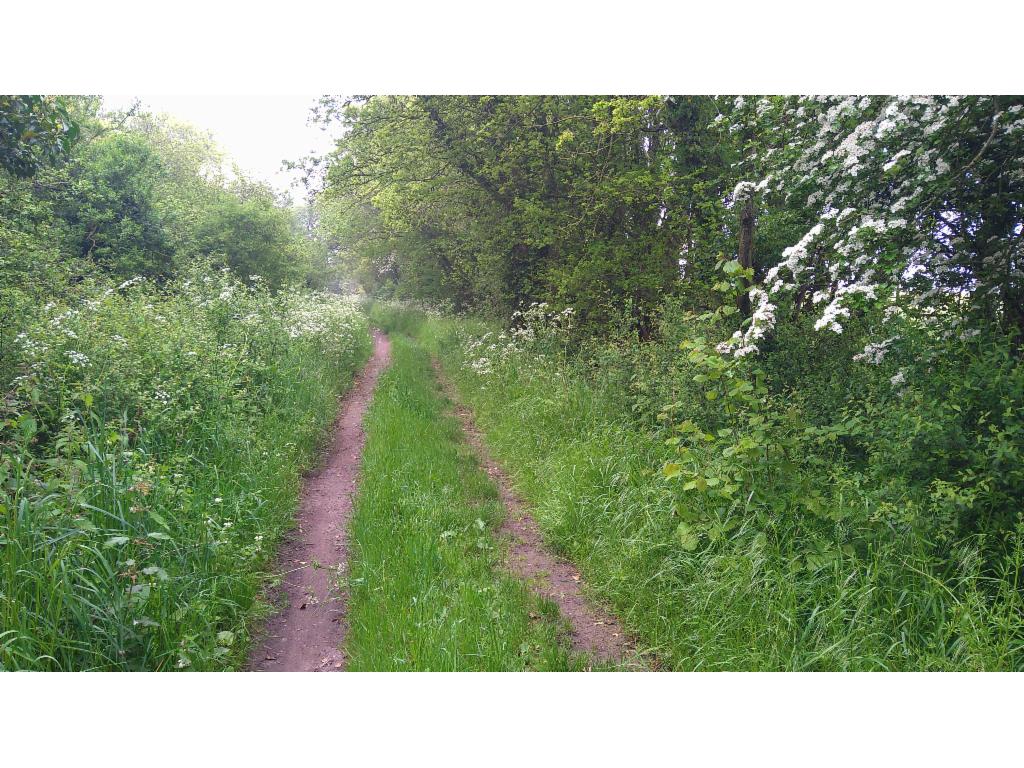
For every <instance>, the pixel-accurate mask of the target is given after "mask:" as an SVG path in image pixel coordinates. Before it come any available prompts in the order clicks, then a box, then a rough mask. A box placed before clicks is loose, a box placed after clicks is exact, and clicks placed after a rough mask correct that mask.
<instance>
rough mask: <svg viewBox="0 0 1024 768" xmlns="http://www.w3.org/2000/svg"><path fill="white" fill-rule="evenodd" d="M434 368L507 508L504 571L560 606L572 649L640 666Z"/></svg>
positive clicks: (613, 622)
mask: <svg viewBox="0 0 1024 768" xmlns="http://www.w3.org/2000/svg"><path fill="white" fill-rule="evenodd" d="M434 370H435V371H436V372H437V377H438V380H439V381H440V382H441V387H442V389H443V390H444V392H445V394H446V395H447V397H448V399H449V400H451V401H452V403H453V404H454V405H455V414H456V416H458V418H459V421H460V422H462V428H463V431H464V432H465V433H466V439H467V441H468V442H469V444H470V445H471V446H472V447H473V449H474V451H475V452H476V454H477V458H478V460H479V461H480V464H481V466H482V467H483V468H484V469H485V470H486V472H487V474H488V475H489V476H490V477H491V479H492V480H493V481H494V483H495V484H496V485H497V486H498V492H499V494H500V495H501V501H502V503H503V504H504V505H505V508H506V509H507V510H508V514H507V515H506V516H505V521H504V522H503V523H502V525H501V528H500V529H499V533H500V534H501V535H504V536H508V538H509V539H510V546H509V559H508V569H509V570H510V571H511V572H512V573H514V574H515V575H516V576H518V577H519V578H521V579H523V580H524V581H526V583H527V586H528V587H529V588H530V590H531V591H532V592H533V593H534V594H536V595H539V596H540V597H543V598H547V599H548V600H551V601H552V602H554V603H555V604H556V605H557V606H558V610H559V611H560V612H561V614H562V616H563V617H565V619H566V620H568V622H569V625H570V626H571V628H572V638H571V639H572V647H573V649H574V650H576V651H580V652H583V653H587V654H589V655H590V656H591V657H592V658H594V659H596V660H598V661H601V662H611V663H624V662H630V663H632V664H634V665H636V666H637V667H641V666H642V665H641V664H640V662H639V661H638V658H637V655H636V653H635V648H634V645H633V643H632V642H631V640H630V638H629V637H628V636H627V635H626V633H625V631H624V630H623V628H622V626H621V624H619V621H618V620H617V619H616V618H615V617H614V616H612V615H611V614H609V613H608V612H606V611H604V610H603V609H602V608H601V607H600V606H597V605H595V604H594V603H593V602H592V601H591V600H588V599H587V598H586V596H585V595H584V594H583V587H584V583H583V580H582V578H581V577H580V572H579V571H578V570H577V568H576V566H574V565H573V564H572V563H570V562H568V561H567V560H563V559H562V558H560V557H557V556H556V555H554V554H552V553H551V552H550V551H549V550H548V549H547V547H545V545H544V541H543V538H542V537H541V533H540V529H539V528H538V526H537V521H536V520H534V519H533V517H531V516H530V513H529V512H528V511H527V509H526V505H525V504H524V502H523V501H522V499H520V498H519V496H517V495H516V492H515V491H514V490H513V488H512V483H511V481H510V480H509V478H508V476H507V475H506V474H505V472H504V471H503V470H502V469H501V467H500V466H499V465H498V464H497V463H496V462H495V461H494V460H493V459H492V458H491V457H490V455H489V454H488V452H487V449H486V447H485V446H484V442H483V436H482V435H481V433H480V431H479V430H478V429H477V428H476V424H475V423H474V421H473V414H472V412H471V411H470V410H469V409H468V408H466V407H465V406H463V405H462V404H461V403H460V402H459V398H458V393H457V391H456V390H455V387H454V385H453V384H452V383H451V381H450V380H449V379H448V378H447V377H446V376H445V375H444V371H442V370H441V366H440V364H439V362H438V361H437V360H434Z"/></svg>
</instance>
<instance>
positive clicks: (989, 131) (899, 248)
mask: <svg viewBox="0 0 1024 768" xmlns="http://www.w3.org/2000/svg"><path fill="white" fill-rule="evenodd" d="M723 117H725V116H724V115H723ZM728 118H729V121H730V122H731V123H732V124H731V126H730V131H731V132H732V133H734V134H739V135H742V136H749V141H748V142H747V151H746V153H745V157H744V160H743V161H742V163H741V167H742V168H743V169H744V172H746V173H748V174H750V175H751V176H754V177H756V178H758V179H759V181H757V182H750V181H746V182H741V183H740V184H739V185H737V187H736V191H735V192H734V197H736V198H737V199H738V198H739V197H740V196H743V197H744V198H745V199H746V198H749V197H750V196H751V195H754V194H755V193H763V194H764V195H768V196H771V195H774V196H775V197H776V198H780V197H781V198H782V199H783V200H785V201H786V203H787V204H789V205H791V206H793V207H795V208H798V209H803V210H806V211H807V212H808V213H810V214H812V216H813V220H814V223H813V224H812V226H810V228H809V229H807V230H806V231H805V233H804V234H803V236H802V237H801V238H800V239H799V241H798V242H796V243H793V244H792V245H790V246H789V247H788V248H786V249H785V250H784V251H783V253H782V254H781V259H779V260H778V263H776V264H775V265H774V266H771V267H770V268H769V269H767V270H766V272H765V274H764V278H763V281H762V287H758V288H754V289H753V290H752V291H751V300H752V304H753V305H754V308H755V311H754V315H753V318H752V320H751V322H750V323H749V325H747V326H746V327H745V328H740V329H739V330H737V331H736V332H735V334H734V335H733V337H732V339H731V340H730V343H729V345H730V347H731V348H732V350H733V352H734V353H736V354H748V353H749V352H751V351H753V350H755V349H756V348H757V345H758V344H759V343H760V342H761V340H762V339H763V338H764V337H765V334H766V333H767V332H769V331H770V330H771V329H772V328H773V327H774V326H775V322H776V305H778V304H779V303H780V302H781V301H783V300H785V301H788V302H793V303H795V304H796V305H797V306H801V305H804V306H813V307H814V308H815V313H816V322H815V324H814V327H815V330H829V331H831V332H833V333H842V331H843V327H844V323H845V322H847V320H848V319H849V318H850V317H851V312H852V311H855V310H856V309H858V308H859V307H861V306H862V305H863V304H864V303H865V302H881V303H882V304H883V305H887V306H890V307H895V308H902V309H903V310H906V311H914V312H929V311H931V312H934V311H936V310H942V309H948V308H950V307H958V308H959V309H960V311H963V310H965V309H966V310H967V311H966V312H965V314H966V315H967V316H968V318H969V319H970V320H973V321H975V322H976V323H981V324H984V323H988V322H991V320H992V319H993V318H998V319H999V320H1000V321H1001V322H1002V324H1003V327H1004V328H1008V327H1012V326H1017V327H1018V328H1020V327H1021V322H1022V316H1021V313H1020V309H1019V307H1020V304H1021V297H1022V296H1024V267H1022V264H1021V260H1020V249H1019V239H1020V232H1021V226H1022V222H1021V216H1020V205H1019V201H1020V200H1021V198H1022V196H1024V102H1022V101H1021V100H1020V98H1019V97H1006V98H1002V97H991V96H972V97H959V96H891V97H890V96H863V97H856V96H815V97H786V98H774V97H773V98H759V99H751V100H746V99H743V98H742V97H741V98H738V99H736V101H735V103H734V104H733V106H732V108H731V110H729V115H728ZM779 139H781V141H779ZM766 266H767V265H766Z"/></svg>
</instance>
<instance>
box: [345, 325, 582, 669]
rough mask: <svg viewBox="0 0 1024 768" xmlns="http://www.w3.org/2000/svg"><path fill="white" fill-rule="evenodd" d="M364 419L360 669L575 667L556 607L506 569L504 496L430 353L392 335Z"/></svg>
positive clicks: (355, 591) (354, 579)
mask: <svg viewBox="0 0 1024 768" xmlns="http://www.w3.org/2000/svg"><path fill="white" fill-rule="evenodd" d="M392 344H393V347H392V350H393V363H392V365H391V367H390V368H389V370H388V371H386V372H385V373H384V374H383V376H382V377H381V380H380V383H379V384H378V388H377V391H376V394H375V396H374V400H373V404H372V405H371V407H370V409H369V411H368V413H367V417H366V422H365V428H366V430H367V434H368V442H367V446H366V451H365V454H364V456H363V467H362V476H361V480H360V486H359V493H358V497H357V500H356V508H355V516H354V520H353V527H352V533H351V535H352V542H353V543H352V562H351V565H350V587H351V598H350V607H349V619H350V624H351V628H350V631H349V635H348V641H347V651H348V654H349V659H350V661H349V669H351V670H377V671H380V670H435V671H436V670H446V671H466V670H491V671H502V670H565V669H577V668H580V667H581V666H583V664H584V662H583V660H581V659H573V658H572V657H571V655H570V654H569V653H567V651H566V650H565V645H564V642H563V641H562V638H561V637H560V635H561V634H562V632H563V631H564V627H563V626H562V625H561V620H560V618H559V617H558V614H557V609H555V607H554V606H553V605H552V604H550V603H544V602H541V601H540V600H538V599H536V598H534V597H533V596H532V595H530V594H529V593H528V592H527V590H526V589H525V587H524V586H523V584H522V583H520V582H519V581H517V580H515V579H513V578H511V577H508V576H505V575H503V574H502V573H501V560H502V552H501V550H500V543H499V542H498V541H497V540H496V539H495V536H494V529H495V526H496V525H497V524H498V523H499V522H500V521H501V519H502V515H503V514H504V510H503V508H502V505H501V503H500V500H499V498H498V495H497V489H496V488H495V487H494V485H493V484H492V483H491V481H490V480H489V478H488V477H487V475H486V474H485V473H484V472H483V471H482V470H481V469H480V468H479V466H478V464H477V462H476V460H475V458H474V457H473V455H472V453H471V452H470V449H469V448H468V447H467V446H466V444H465V443H464V441H463V440H462V436H461V431H460V427H459V424H458V422H457V421H456V420H455V418H454V417H453V416H451V415H450V413H449V412H448V410H447V406H448V404H447V403H446V401H445V399H444V397H443V395H442V394H441V392H440V390H439V388H438V384H437V381H436V378H435V376H434V372H433V369H432V367H431V364H430V357H429V355H428V353H427V352H426V351H425V350H424V349H423V348H422V347H420V346H418V345H417V344H415V343H414V342H412V341H411V340H410V339H408V338H407V337H405V336H403V335H400V334H398V333H395V334H393V335H392Z"/></svg>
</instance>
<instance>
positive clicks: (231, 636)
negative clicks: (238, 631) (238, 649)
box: [217, 630, 235, 645]
mask: <svg viewBox="0 0 1024 768" xmlns="http://www.w3.org/2000/svg"><path fill="white" fill-rule="evenodd" d="M234 642H235V633H234V632H228V631H227V630H224V631H223V632H218V633H217V645H231V644H232V643H234Z"/></svg>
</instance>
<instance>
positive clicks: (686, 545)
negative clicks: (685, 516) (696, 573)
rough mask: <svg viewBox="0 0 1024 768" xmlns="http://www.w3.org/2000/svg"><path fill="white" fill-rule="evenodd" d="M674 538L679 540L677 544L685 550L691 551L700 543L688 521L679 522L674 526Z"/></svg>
mask: <svg viewBox="0 0 1024 768" xmlns="http://www.w3.org/2000/svg"><path fill="white" fill-rule="evenodd" d="M676 538H677V539H678V540H679V545H680V546H681V547H682V548H683V549H685V550H686V551H687V552H693V551H694V550H695V549H697V547H698V545H699V544H700V539H699V538H697V534H696V533H695V532H694V530H693V527H692V526H691V525H690V524H689V523H680V524H679V525H678V526H677V527H676Z"/></svg>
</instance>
